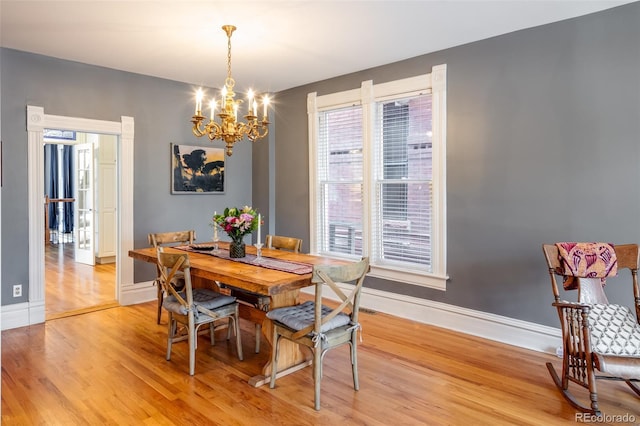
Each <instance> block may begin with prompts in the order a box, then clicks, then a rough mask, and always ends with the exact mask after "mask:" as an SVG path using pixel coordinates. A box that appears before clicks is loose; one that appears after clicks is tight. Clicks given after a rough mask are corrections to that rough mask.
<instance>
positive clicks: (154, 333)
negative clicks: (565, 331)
mask: <svg viewBox="0 0 640 426" xmlns="http://www.w3.org/2000/svg"><path fill="white" fill-rule="evenodd" d="M155 303H156V302H155V301H153V302H148V303H144V304H140V305H134V306H122V307H114V308H111V309H105V310H100V311H96V312H91V313H87V314H84V315H77V316H70V317H65V318H59V319H55V320H50V321H47V322H46V323H45V324H41V325H35V326H30V327H23V328H18V329H13V330H6V331H3V332H2V424H3V425H35V424H43V425H81V424H82V425H84V424H86V425H98V424H100V425H102V424H117V425H140V424H148V425H152V424H153V425H156V424H162V425H336V424H349V425H352V424H357V425H424V424H427V425H492V426H494V425H556V424H557V425H561V424H574V423H575V422H576V417H575V410H574V409H572V408H571V407H570V406H569V405H568V404H567V403H566V402H565V401H564V399H563V398H562V397H561V395H560V393H559V392H558V391H557V389H556V388H555V387H554V385H553V383H552V380H551V377H550V376H549V374H548V372H547V369H546V368H545V362H547V361H552V362H553V363H554V364H555V365H556V366H559V365H560V360H559V359H558V358H556V357H554V356H551V355H547V354H541V353H537V352H532V351H528V350H524V349H519V348H515V347H512V346H508V345H504V344H500V343H496V342H492V341H488V340H484V339H480V338H477V337H473V336H469V335H465V334H461V333H456V332H452V331H449V330H445V329H440V328H436V327H432V326H429V325H424V324H419V323H415V322H411V321H408V320H404V319H400V318H397V317H392V316H389V315H385V314H381V313H363V314H362V315H361V319H362V326H363V333H362V337H363V340H362V343H361V344H360V346H359V372H360V391H358V392H356V391H354V390H353V383H352V380H351V371H350V363H349V356H348V347H341V348H337V349H335V350H333V351H330V352H329V353H328V354H327V356H326V357H325V364H324V365H325V368H324V379H323V381H322V397H321V404H322V409H321V411H319V412H316V411H315V410H314V409H313V382H312V378H311V371H312V370H311V368H305V369H303V370H301V371H298V372H296V373H294V374H291V375H289V376H286V377H283V378H280V379H278V381H277V383H276V388H275V389H269V387H268V386H263V387H260V388H253V387H251V386H249V385H248V384H247V380H248V379H249V377H251V376H253V375H256V374H258V373H259V370H260V366H261V365H262V364H263V363H264V362H265V360H266V359H267V357H268V356H269V350H268V347H267V345H266V343H265V345H263V350H262V351H261V353H259V354H255V353H254V352H253V350H252V348H253V344H254V335H253V330H254V328H253V324H252V323H249V322H245V321H242V330H243V336H242V339H243V344H244V353H245V360H244V361H239V360H238V359H237V358H236V354H235V349H234V344H233V339H232V340H231V341H229V342H228V341H227V340H226V339H225V338H224V336H225V331H224V330H221V331H220V334H219V335H218V336H217V337H218V339H217V342H216V345H215V346H210V345H209V344H208V340H207V339H206V338H205V337H204V336H202V337H201V338H200V340H199V345H198V350H197V356H196V374H195V376H189V375H188V350H187V346H186V344H185V343H178V344H175V345H174V352H173V355H172V359H171V361H166V360H165V351H166V314H165V316H164V317H163V322H164V323H163V324H161V325H157V324H156V321H155V306H156V304H155ZM599 391H600V392H599V394H600V395H599V396H600V407H601V409H602V410H603V412H604V413H606V414H607V415H625V414H627V415H631V416H635V420H634V421H633V423H637V422H640V399H638V398H636V397H635V396H634V394H632V392H631V390H630V389H629V388H628V387H627V386H626V385H625V384H624V383H619V382H601V383H599ZM580 395H581V396H583V397H584V395H585V393H584V392H582V393H580ZM610 424H613V422H612V423H610Z"/></svg>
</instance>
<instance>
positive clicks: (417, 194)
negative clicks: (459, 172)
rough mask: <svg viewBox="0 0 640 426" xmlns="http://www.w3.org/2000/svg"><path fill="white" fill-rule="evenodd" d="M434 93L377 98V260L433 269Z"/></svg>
mask: <svg viewBox="0 0 640 426" xmlns="http://www.w3.org/2000/svg"><path fill="white" fill-rule="evenodd" d="M431 111H432V110H431V94H430V93H427V94H419V95H415V96H409V97H399V98H396V99H386V100H384V101H380V102H376V104H375V117H376V118H375V120H374V129H375V130H374V138H375V148H376V149H375V150H374V152H375V153H376V157H375V159H374V162H373V164H374V166H373V170H372V173H373V175H374V187H375V189H374V191H375V192H374V194H375V200H376V202H375V203H373V205H372V216H373V221H372V236H373V238H372V258H373V260H374V262H378V263H380V264H387V265H394V264H395V265H398V266H402V265H405V266H406V267H409V268H412V269H419V270H424V271H426V272H431V271H432V268H431V252H432V250H431V222H432V216H431V208H432V138H431V137H432V118H431Z"/></svg>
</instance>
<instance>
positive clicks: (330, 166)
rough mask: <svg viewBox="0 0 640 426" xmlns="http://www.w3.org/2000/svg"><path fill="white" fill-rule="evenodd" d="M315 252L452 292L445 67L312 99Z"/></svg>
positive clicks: (379, 273)
mask: <svg viewBox="0 0 640 426" xmlns="http://www.w3.org/2000/svg"><path fill="white" fill-rule="evenodd" d="M308 113H309V136H310V145H311V149H310V167H309V169H310V186H311V187H310V197H311V239H310V241H311V250H312V252H313V253H317V254H322V255H325V256H335V257H346V258H354V259H355V258H359V257H361V256H369V257H370V260H371V274H370V275H373V276H377V277H381V278H385V279H389V280H394V281H400V282H407V283H410V284H415V285H421V286H426V287H433V288H439V289H445V284H446V279H447V276H446V238H445V237H446V235H445V229H446V217H445V189H446V186H445V176H446V174H445V153H446V150H445V147H446V144H445V142H446V135H445V133H446V126H445V124H446V65H440V66H437V67H434V68H433V70H432V73H431V74H427V75H423V76H418V77H413V78H408V79H404V80H398V81H394V82H390V83H384V84H379V85H374V84H373V82H372V81H366V82H363V83H362V86H361V87H360V88H359V89H354V90H349V91H346V92H340V93H334V94H329V95H323V96H317V94H316V93H310V94H309V96H308Z"/></svg>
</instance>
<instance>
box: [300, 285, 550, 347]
mask: <svg viewBox="0 0 640 426" xmlns="http://www.w3.org/2000/svg"><path fill="white" fill-rule="evenodd" d="M339 287H341V288H342V289H343V290H344V291H345V293H346V292H348V291H349V290H350V288H349V285H345V284H341V285H340V286H339ZM302 291H303V292H305V293H309V294H313V289H312V288H311V287H309V288H305V289H303V290H302ZM323 295H325V296H326V297H327V298H329V299H334V300H338V298H337V296H336V295H335V293H334V292H333V291H331V289H330V288H328V287H327V286H325V289H323ZM360 300H361V301H360V304H361V307H363V308H367V309H372V310H374V311H378V312H383V313H386V314H390V315H394V316H397V317H401V318H406V319H410V320H413V321H417V322H420V323H424V324H429V325H434V326H437V327H442V328H447V329H450V330H455V331H459V332H461V333H466V334H470V335H473V336H478V337H482V338H484V339H489V340H494V341H497V342H501V343H506V344H509V345H513V346H518V347H521V348H525V349H531V350H534V351H538V352H546V353H552V354H555V353H556V348H557V347H560V346H561V332H560V329H559V328H554V327H548V326H545V325H540V324H536V323H532V322H527V321H522V320H518V319H514V318H509V317H504V316H501V315H495V314H491V313H487V312H481V311H474V310H472V309H467V308H461V307H459V306H453V305H448V304H446V303H441V302H434V301H432V300H426V299H420V298H416V297H411V296H404V295H399V294H394V293H389V292H386V291H381V290H375V289H368V288H364V289H363V290H362V295H361V299H360Z"/></svg>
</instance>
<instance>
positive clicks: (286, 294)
mask: <svg viewBox="0 0 640 426" xmlns="http://www.w3.org/2000/svg"><path fill="white" fill-rule="evenodd" d="M195 246H196V247H197V246H198V245H195ZM220 249H221V250H228V243H225V242H220ZM165 251H176V252H182V253H188V254H189V260H190V263H191V278H192V283H193V286H194V287H206V288H212V289H214V290H217V289H219V286H218V283H224V284H225V285H226V286H232V287H236V288H239V289H242V290H245V291H250V292H253V293H257V294H260V295H263V296H268V297H269V308H268V309H269V310H271V309H275V308H280V307H283V306H292V305H296V304H298V303H299V302H300V297H299V296H300V289H301V288H303V287H307V286H311V285H313V284H312V283H311V273H304V274H297V273H292V272H284V271H282V270H277V269H270V268H267V267H264V266H260V264H259V263H260V262H255V263H246V262H239V261H235V260H230V259H227V258H224V257H217V256H214V255H212V254H208V253H201V252H195V251H182V250H178V249H175V248H170V247H168V248H165ZM246 252H247V254H248V255H256V248H255V247H253V246H247V247H246ZM129 256H130V257H132V258H133V259H137V260H142V261H145V262H149V263H153V264H156V260H157V259H156V249H155V248H153V247H148V248H140V249H135V250H130V251H129ZM262 256H263V257H264V258H266V259H267V260H269V259H280V260H284V261H289V262H296V263H301V264H307V265H311V266H313V265H344V264H345V263H348V262H347V261H343V260H338V259H331V258H327V257H322V256H314V255H310V254H303V253H292V252H288V251H284V250H275V249H264V248H263V249H262ZM240 316H241V318H245V319H248V320H250V321H252V322H262V333H263V335H264V338H265V339H266V341H267V342H269V345H270V347H271V349H272V350H273V344H272V337H273V336H272V332H273V329H272V325H271V320H269V319H268V318H267V317H266V312H265V311H263V310H260V309H258V308H256V307H253V306H250V305H246V304H240ZM279 345H280V351H279V354H278V377H281V376H285V375H287V374H290V373H293V372H294V371H297V370H299V369H301V368H304V367H306V366H308V365H310V364H311V362H312V357H311V353H310V351H308V350H307V349H306V348H304V347H301V346H300V345H298V344H295V343H293V342H291V341H289V340H286V339H281V340H280V343H279ZM270 375H271V357H269V361H268V362H267V363H266V364H265V365H264V366H263V367H262V374H261V375H258V376H254V377H251V378H250V379H249V384H250V385H252V386H255V387H258V386H261V385H263V384H265V383H268V382H269V379H270Z"/></svg>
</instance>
